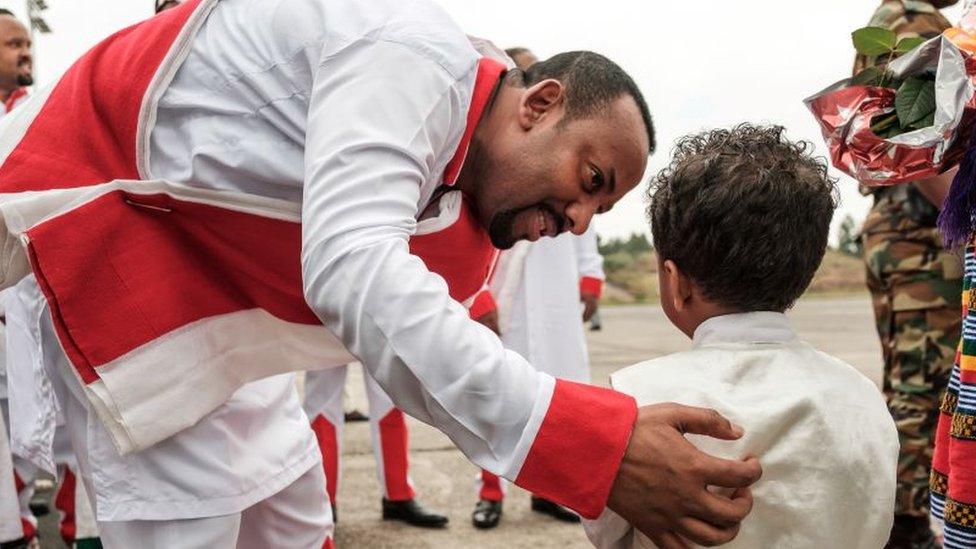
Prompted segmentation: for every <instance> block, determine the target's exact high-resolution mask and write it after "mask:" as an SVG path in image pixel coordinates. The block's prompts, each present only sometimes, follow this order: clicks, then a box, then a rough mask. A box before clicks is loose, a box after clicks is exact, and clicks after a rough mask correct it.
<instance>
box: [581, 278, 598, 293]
mask: <svg viewBox="0 0 976 549" xmlns="http://www.w3.org/2000/svg"><path fill="white" fill-rule="evenodd" d="M580 293H581V294H587V295H595V296H596V297H597V298H599V297H600V296H601V295H603V281H602V280H600V279H599V278H596V277H592V276H584V277H582V278H580Z"/></svg>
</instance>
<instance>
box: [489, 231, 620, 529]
mask: <svg viewBox="0 0 976 549" xmlns="http://www.w3.org/2000/svg"><path fill="white" fill-rule="evenodd" d="M604 278H605V275H604V273H603V257H602V256H601V255H600V252H599V251H598V250H597V235H596V230H595V229H594V227H593V226H592V225H591V226H590V228H589V229H588V230H587V231H586V232H585V233H584V234H582V235H579V236H577V235H572V234H564V235H560V236H557V237H556V238H546V239H542V240H539V241H538V242H532V243H529V242H522V243H519V244H517V245H516V246H515V247H513V248H512V249H511V250H507V251H506V252H504V253H502V256H501V258H500V259H499V265H498V268H497V269H496V271H495V275H494V276H493V278H492V292H493V293H494V294H495V295H496V296H497V297H496V301H497V302H498V327H499V331H500V333H501V337H502V342H503V343H504V344H505V348H507V349H510V350H512V351H515V352H516V353H519V354H520V355H522V356H524V357H526V358H527V359H528V360H529V362H530V363H531V364H532V365H533V366H535V367H536V368H538V369H539V371H541V372H545V373H547V374H550V375H553V376H555V377H558V378H561V379H569V380H572V381H578V382H581V383H589V381H590V364H589V356H588V353H587V348H586V334H585V332H584V329H583V323H584V322H585V321H586V320H589V319H590V317H591V316H592V315H593V314H594V313H595V312H596V311H597V303H598V301H599V298H600V295H601V293H602V289H603V283H604ZM507 489H508V486H507V483H506V482H505V480H504V479H502V478H500V477H498V476H497V475H494V474H492V473H490V472H488V471H482V472H481V474H480V476H479V478H478V502H477V503H476V504H475V509H474V511H473V512H472V515H471V520H472V523H473V524H474V525H475V527H477V528H481V529H487V528H494V527H496V526H498V524H499V522H500V520H501V517H502V513H503V500H504V497H505V493H506V491H507ZM531 505H532V510H533V511H537V512H540V513H544V514H546V515H549V516H551V517H553V518H555V519H557V520H562V521H566V522H579V516H578V515H576V514H575V513H573V512H572V511H570V510H568V509H566V508H564V507H563V506H561V505H558V504H556V503H553V502H551V501H548V500H546V499H545V498H542V497H537V496H533V497H532V499H531Z"/></svg>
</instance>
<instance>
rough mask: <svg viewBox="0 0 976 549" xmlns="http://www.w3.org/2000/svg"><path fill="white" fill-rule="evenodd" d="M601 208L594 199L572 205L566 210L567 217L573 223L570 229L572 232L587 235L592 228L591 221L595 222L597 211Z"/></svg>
mask: <svg viewBox="0 0 976 549" xmlns="http://www.w3.org/2000/svg"><path fill="white" fill-rule="evenodd" d="M599 207H600V205H599V204H598V203H597V201H596V200H593V199H589V200H584V201H578V202H573V203H572V204H570V205H569V207H568V208H566V217H567V218H569V221H570V223H571V227H570V228H569V230H570V232H572V233H573V234H575V235H580V234H583V233H585V232H586V230H587V229H588V228H589V227H590V221H592V220H593V216H594V215H596V210H597V208H599Z"/></svg>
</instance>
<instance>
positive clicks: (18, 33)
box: [0, 15, 34, 91]
mask: <svg viewBox="0 0 976 549" xmlns="http://www.w3.org/2000/svg"><path fill="white" fill-rule="evenodd" d="M30 47H31V41H30V35H28V34H27V29H26V28H25V27H24V26H23V25H21V24H20V21H17V20H16V19H14V18H13V17H11V16H9V15H0V89H5V90H8V91H9V90H14V89H17V88H19V87H21V86H30V85H31V84H33V83H34V78H33V77H32V76H31V67H32V62H31V52H30Z"/></svg>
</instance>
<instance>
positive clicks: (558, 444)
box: [515, 379, 637, 519]
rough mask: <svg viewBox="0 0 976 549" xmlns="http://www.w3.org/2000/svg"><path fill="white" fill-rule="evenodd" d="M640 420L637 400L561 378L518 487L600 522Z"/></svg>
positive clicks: (523, 468) (519, 477) (520, 475)
mask: <svg viewBox="0 0 976 549" xmlns="http://www.w3.org/2000/svg"><path fill="white" fill-rule="evenodd" d="M636 419H637V403H636V401H635V400H634V399H633V398H632V397H630V396H627V395H625V394H623V393H618V392H616V391H613V390H611V389H603V388H600V387H596V386H593V385H584V384H582V383H574V382H571V381H565V380H562V379H557V380H556V387H555V389H554V390H553V394H552V401H551V402H550V403H549V410H548V411H547V412H546V417H545V419H544V420H543V421H542V426H541V427H540V428H539V432H538V434H536V437H535V441H534V442H533V443H532V448H531V449H530V450H529V455H528V456H527V457H526V458H525V463H524V464H523V465H522V470H521V471H520V472H519V475H518V478H516V479H515V483H516V484H518V485H519V486H521V487H522V488H525V489H526V490H528V491H529V492H532V493H533V494H535V495H536V496H538V497H542V498H545V499H548V500H551V501H554V502H556V503H558V504H560V505H564V506H566V507H569V508H570V509H572V510H574V511H576V512H577V513H579V514H580V515H581V516H583V518H587V519H595V518H597V517H598V516H600V513H602V512H603V509H604V507H605V506H606V503H607V498H609V497H610V489H611V488H612V487H613V481H614V479H615V478H616V476H617V470H618V469H619V468H620V462H621V460H622V459H623V457H624V452H625V451H626V450H627V444H628V443H629V442H630V435H631V432H632V431H633V428H634V421H636ZM574 456H575V458H574Z"/></svg>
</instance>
